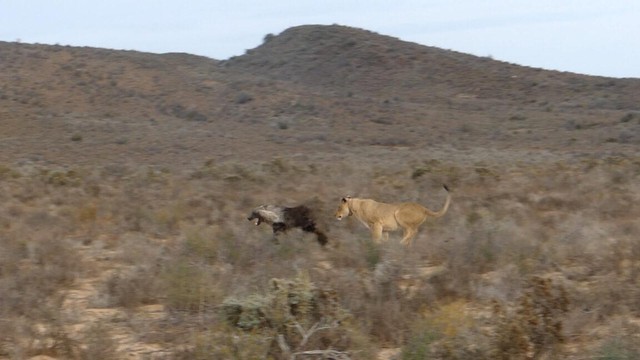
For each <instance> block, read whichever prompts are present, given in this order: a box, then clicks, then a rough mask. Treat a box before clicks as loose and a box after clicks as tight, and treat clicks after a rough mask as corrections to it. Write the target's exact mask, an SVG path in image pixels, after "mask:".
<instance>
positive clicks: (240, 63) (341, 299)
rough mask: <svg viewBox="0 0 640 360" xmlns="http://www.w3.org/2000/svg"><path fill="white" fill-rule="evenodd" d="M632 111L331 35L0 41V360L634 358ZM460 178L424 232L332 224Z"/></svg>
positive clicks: (619, 90) (638, 98)
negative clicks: (142, 46) (199, 44)
mask: <svg viewBox="0 0 640 360" xmlns="http://www.w3.org/2000/svg"><path fill="white" fill-rule="evenodd" d="M639 104H640V79H612V78H602V77H592V76H586V75H581V74H572V73H562V72H556V71H546V70H541V69H533V68H528V67H522V66H518V65H516V64H508V63H504V62H499V61H495V60H493V59H490V58H482V57H476V56H471V55H467V54H462V53H459V52H455V51H450V50H444V49H438V48H433V47H428V46H422V45H418V44H414V43H409V42H405V41H402V40H400V39H395V38H391V37H388V36H384V35H380V34H376V33H373V32H369V31H366V30H361V29H355V28H349V27H344V26H338V25H333V26H316V25H308V26H300V27H295V28H291V29H288V30H286V31H284V32H282V33H281V34H278V35H272V34H268V35H267V36H265V38H264V43H263V44H262V45H260V46H258V47H257V48H255V49H252V50H249V51H247V53H246V54H244V55H242V56H238V57H234V58H231V59H228V60H215V59H208V58H204V57H199V56H194V55H189V54H178V53H172V54H161V55H156V54H147V53H141V52H136V51H115V50H108V49H96V48H80V47H69V46H58V45H38V44H20V43H2V42H0V359H30V360H52V359H105V360H106V359H138V360H149V359H154V360H155V359H158V360H159V359H163V360H186V359H189V360H191V359H269V360H271V359H274V360H285V359H286V360H290V359H293V358H295V359H298V360H301V359H305V360H306V359H320V358H323V359H336V360H338V359H339V360H372V359H376V360H398V359H403V360H422V359H425V358H433V359H446V360H449V359H450V360H454V359H456V360H460V359H474V360H482V359H486V360H489V359H490V360H495V359H505V360H507V359H509V360H511V359H570V360H582V359H595V358H599V359H604V358H606V359H637V358H640V347H639V345H638V344H640V338H639V334H640V301H639V299H640V242H638V239H639V238H640V223H639V222H638V219H639V218H640V187H639V186H640V146H639V145H640V105H639ZM443 184H446V185H447V186H448V189H450V191H449V190H447V191H445V190H444V189H443V186H442V185H443ZM448 191H449V194H448V195H450V196H451V199H452V200H451V207H450V208H449V209H448V211H447V212H446V214H444V216H442V217H439V218H434V217H428V218H427V219H426V220H425V222H424V223H423V224H422V225H421V227H420V229H419V232H418V234H417V236H416V238H415V239H414V241H413V245H412V246H411V247H409V248H407V247H404V246H402V245H400V244H399V240H400V238H401V236H402V234H401V231H398V232H395V233H393V232H392V233H391V234H390V236H389V240H388V241H386V242H384V241H383V242H381V243H377V242H375V241H372V240H371V234H370V231H369V230H368V229H367V228H366V227H365V226H363V225H362V224H361V223H360V222H359V221H357V220H355V219H353V216H348V217H347V218H346V219H343V220H342V221H337V220H336V218H335V211H336V208H337V205H338V204H341V203H342V200H341V199H342V198H343V197H345V196H347V195H348V196H354V197H364V198H372V199H376V200H378V201H383V202H388V203H396V202H417V203H419V204H422V205H424V206H426V207H428V208H429V209H433V210H437V209H440V208H441V207H442V206H443V204H444V202H445V199H446V198H447V196H448V195H447V192H448ZM260 204H274V205H281V206H290V207H293V206H298V205H305V206H307V207H308V208H309V209H310V210H311V212H310V214H311V215H310V216H312V217H313V219H312V220H313V222H314V226H315V228H316V230H318V229H319V230H320V231H322V232H323V233H326V234H327V235H328V240H329V242H328V244H327V245H326V246H321V245H319V244H318V242H317V239H316V238H315V237H314V235H313V234H309V233H306V232H304V231H301V230H300V229H297V228H294V229H291V230H290V231H288V232H286V233H284V234H279V235H278V236H277V237H276V236H274V234H273V230H272V228H271V227H270V226H267V225H264V224H263V225H260V226H254V224H253V223H252V222H250V221H248V220H247V217H248V216H249V214H250V213H251V211H252V209H254V208H255V207H256V206H258V205H260ZM292 218H293V217H292ZM289 220H291V218H289ZM303 220H305V221H307V220H309V219H307V218H305V219H303ZM305 224H307V225H305V226H303V227H306V228H307V230H308V229H309V227H308V222H305Z"/></svg>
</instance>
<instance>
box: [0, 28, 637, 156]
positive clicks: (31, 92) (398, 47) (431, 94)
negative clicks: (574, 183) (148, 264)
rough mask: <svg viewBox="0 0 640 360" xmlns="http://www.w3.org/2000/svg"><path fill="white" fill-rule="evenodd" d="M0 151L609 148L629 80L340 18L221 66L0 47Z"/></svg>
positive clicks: (632, 134) (626, 112)
mask: <svg viewBox="0 0 640 360" xmlns="http://www.w3.org/2000/svg"><path fill="white" fill-rule="evenodd" d="M0 78H1V79H2V85H1V86H0V116H1V117H2V139H0V147H1V149H2V151H1V153H2V155H1V157H2V158H0V161H3V162H13V161H36V162H39V161H42V162H50V163H60V164H77V163H87V162H89V163H93V162H95V161H100V162H106V163H110V162H123V161H125V162H142V163H150V164H162V163H164V164H168V165H177V164H184V163H185V159H189V162H191V161H193V162H201V161H204V160H206V159H208V158H232V157H237V156H239V157H241V158H242V157H244V158H249V157H265V156H267V157H272V156H275V155H277V154H281V153H288V152H291V151H294V152H296V153H300V152H302V153H307V152H310V153H313V154H317V153H318V152H322V153H334V152H341V151H344V149H345V148H349V151H354V148H357V149H359V150H362V149H364V150H367V149H368V148H369V147H371V146H383V147H398V146H401V147H409V148H416V147H417V148H424V147H425V146H437V145H443V146H444V145H446V146H451V147H453V148H460V147H462V148H464V147H469V146H471V147H477V146H481V147H492V148H493V147H498V148H505V147H507V148H510V147H516V148H522V147H524V148H533V149H537V148H549V149H565V150H566V149H574V150H579V151H585V150H588V149H590V148H592V147H593V145H594V144H596V145H597V146H599V147H600V146H601V147H602V148H603V149H605V150H612V151H619V150H620V149H619V148H625V147H626V145H629V144H631V145H635V144H637V143H638V141H639V140H640V139H639V135H638V131H637V127H638V118H639V115H638V114H637V111H638V105H637V104H639V103H640V80H637V79H610V78H601V77H590V76H584V75H579V74H571V73H561V72H554V71H546V70H541V69H533V68H528V67H522V66H518V65H514V64H507V63H504V62H499V61H495V60H492V59H490V58H483V57H475V56H471V55H466V54H462V53H458V52H454V51H450V50H443V49H438V48H433V47H428V46H422V45H418V44H415V43H409V42H405V41H401V40H399V39H395V38H391V37H388V36H383V35H379V34H376V33H372V32H369V31H365V30H360V29H354V28H349V27H344V26H337V25H335V26H311V25H310V26H300V27H295V28H291V29H288V30H286V31H284V32H283V33H281V34H279V35H271V34H269V35H267V36H266V37H265V41H264V43H263V44H262V45H260V46H259V47H257V48H256V49H253V50H249V51H248V52H247V53H246V54H245V55H242V56H238V57H234V58H231V59H229V60H227V61H217V60H213V59H208V58H204V57H198V56H193V55H188V54H162V55H155V54H146V53H140V52H134V51H114V50H106V49H96V48H79V47H68V46H58V45H54V46H51V45H29V44H19V43H0Z"/></svg>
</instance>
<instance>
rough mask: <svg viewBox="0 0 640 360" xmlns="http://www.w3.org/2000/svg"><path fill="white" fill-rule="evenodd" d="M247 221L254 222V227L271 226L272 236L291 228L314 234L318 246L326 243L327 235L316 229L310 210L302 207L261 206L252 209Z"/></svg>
mask: <svg viewBox="0 0 640 360" xmlns="http://www.w3.org/2000/svg"><path fill="white" fill-rule="evenodd" d="M248 220H254V221H255V222H256V225H260V224H261V223H263V222H264V223H267V224H269V225H271V227H272V228H273V234H274V236H276V235H277V234H278V233H281V232H285V231H287V230H289V229H292V228H300V229H302V230H303V231H306V232H310V233H314V234H316V236H317V238H318V243H319V244H320V245H322V246H324V245H326V244H327V242H328V238H327V235H325V233H324V232H322V231H320V230H318V229H317V227H316V222H315V221H314V219H313V214H312V213H311V209H309V208H308V207H306V206H304V205H300V206H296V207H286V206H278V205H261V206H258V207H257V208H255V209H253V211H252V212H251V214H249V217H248Z"/></svg>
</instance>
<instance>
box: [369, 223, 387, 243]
mask: <svg viewBox="0 0 640 360" xmlns="http://www.w3.org/2000/svg"><path fill="white" fill-rule="evenodd" d="M386 235H387V236H388V234H386ZM381 238H382V224H373V225H372V226H371V239H372V240H373V241H374V242H375V243H376V244H378V243H380V239H381Z"/></svg>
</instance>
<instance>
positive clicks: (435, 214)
mask: <svg viewBox="0 0 640 360" xmlns="http://www.w3.org/2000/svg"><path fill="white" fill-rule="evenodd" d="M442 187H444V189H445V190H446V191H447V199H446V200H445V201H444V206H443V207H442V209H440V210H439V211H431V210H429V213H430V214H429V215H431V216H433V217H436V218H439V217H441V216H444V214H446V213H447V210H449V205H450V204H451V193H450V192H449V187H448V186H447V185H446V184H442Z"/></svg>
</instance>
